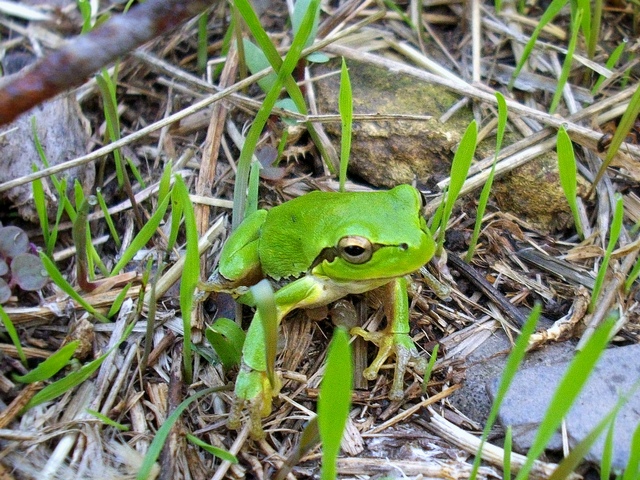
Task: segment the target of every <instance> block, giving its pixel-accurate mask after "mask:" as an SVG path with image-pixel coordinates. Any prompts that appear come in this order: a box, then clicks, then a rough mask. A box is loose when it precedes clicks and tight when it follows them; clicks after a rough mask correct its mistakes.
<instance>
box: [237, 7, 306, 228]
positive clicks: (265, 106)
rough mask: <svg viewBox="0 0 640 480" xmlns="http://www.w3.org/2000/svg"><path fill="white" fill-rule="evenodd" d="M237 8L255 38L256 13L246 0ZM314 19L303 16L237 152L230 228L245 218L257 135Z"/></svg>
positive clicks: (290, 93) (300, 51) (258, 25)
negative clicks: (273, 81)
mask: <svg viewBox="0 0 640 480" xmlns="http://www.w3.org/2000/svg"><path fill="white" fill-rule="evenodd" d="M245 4H246V7H244V8H242V9H241V8H240V6H241V5H245ZM236 5H237V6H238V9H239V10H240V12H241V13H242V15H243V16H245V15H247V16H246V17H245V21H246V22H247V24H248V25H249V28H251V29H252V33H253V34H254V36H256V32H255V31H254V30H253V28H255V26H256V25H257V27H259V29H256V30H257V31H260V30H261V31H264V30H262V27H261V26H260V23H259V22H258V21H257V17H256V19H255V21H252V22H251V23H250V22H249V20H248V19H249V18H253V17H255V12H253V9H252V8H251V5H250V4H249V3H248V0H236ZM313 6H314V8H318V7H319V0H314V1H313ZM313 17H314V14H313V10H312V9H310V10H309V11H308V12H307V14H306V15H305V20H304V21H303V23H302V24H301V26H300V30H299V31H298V33H297V34H296V35H295V37H294V39H293V42H292V43H291V47H290V48H289V51H288V52H287V55H286V56H285V59H284V61H283V62H282V65H281V66H280V69H279V70H278V76H277V78H276V82H275V83H274V85H273V87H272V88H271V90H269V92H268V93H267V96H266V97H265V99H264V101H263V102H262V107H261V108H260V110H258V113H257V114H256V117H255V119H254V121H253V123H252V125H251V128H249V132H248V133H247V137H246V139H245V142H244V145H243V147H242V151H241V152H240V158H239V159H238V168H237V173H236V184H235V187H234V191H233V203H234V209H233V221H232V226H233V228H236V227H237V226H238V225H240V222H241V221H242V220H243V218H244V216H245V205H246V190H247V184H248V176H249V168H250V165H251V157H252V156H253V153H254V151H255V148H256V145H257V144H258V139H259V137H260V134H261V133H262V129H263V128H264V126H265V124H266V123H267V120H268V119H269V116H270V115H271V109H272V108H273V106H274V105H275V103H276V101H277V100H278V97H279V96H280V89H281V88H282V85H283V84H284V83H285V80H286V79H288V78H291V72H293V69H294V68H295V66H296V65H297V63H298V60H299V59H300V55H301V53H302V49H303V47H304V44H305V42H306V40H307V37H308V36H309V33H310V32H311V28H312V26H313ZM256 22H257V23H256ZM252 25H253V28H252ZM265 36H266V33H265ZM256 39H257V40H258V43H259V44H260V40H259V39H258V38H257V37H256ZM267 39H268V37H267ZM269 43H270V41H269ZM260 45H261V46H263V47H264V45H262V44H260ZM272 47H273V45H272ZM274 49H275V47H274ZM265 54H266V55H267V58H269V61H271V59H270V54H269V49H268V48H267V49H266V50H265ZM276 54H277V52H276ZM278 59H280V57H279V56H278ZM279 61H280V60H279ZM291 81H293V79H291ZM294 83H295V82H294ZM296 87H297V85H296ZM298 91H299V88H298ZM289 95H291V98H292V99H293V101H294V102H296V106H298V101H297V100H296V97H295V96H294V95H293V94H292V92H291V91H289ZM301 95H302V94H301V93H300V96H301ZM302 101H303V103H304V98H302ZM298 107H299V106H298ZM301 111H305V112H306V106H305V107H304V110H302V109H301Z"/></svg>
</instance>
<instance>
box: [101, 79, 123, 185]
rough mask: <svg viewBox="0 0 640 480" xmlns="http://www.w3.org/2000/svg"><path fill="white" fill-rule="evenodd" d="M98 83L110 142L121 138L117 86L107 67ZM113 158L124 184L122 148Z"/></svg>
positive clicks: (115, 152) (117, 150) (119, 177)
mask: <svg viewBox="0 0 640 480" xmlns="http://www.w3.org/2000/svg"><path fill="white" fill-rule="evenodd" d="M96 83H97V84H98V89H99V90H100V93H101V95H102V104H103V110H104V118H105V122H106V124H107V137H108V140H109V141H110V142H115V141H117V140H120V117H119V116H118V100H117V98H116V86H115V83H114V81H113V78H111V76H110V75H109V72H107V70H106V69H103V70H102V73H100V74H99V75H96ZM113 158H114V161H115V167H116V178H117V179H118V186H120V187H122V185H124V172H123V170H122V156H121V154H120V149H119V148H117V149H115V150H114V151H113Z"/></svg>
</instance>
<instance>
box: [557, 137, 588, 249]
mask: <svg viewBox="0 0 640 480" xmlns="http://www.w3.org/2000/svg"><path fill="white" fill-rule="evenodd" d="M556 144H557V147H556V148H557V152H558V173H559V175H560V185H561V186H562V190H563V192H564V196H565V198H566V199H567V203H568V204H569V208H570V209H571V213H572V214H573V222H574V224H575V226H576V231H577V232H578V236H579V237H580V238H584V231H583V229H582V222H581V221H580V214H579V211H578V174H577V166H576V157H575V154H574V152H573V144H572V143H571V139H570V138H569V135H568V134H567V131H566V130H565V128H564V127H562V126H561V127H560V128H559V129H558V139H557V143H556Z"/></svg>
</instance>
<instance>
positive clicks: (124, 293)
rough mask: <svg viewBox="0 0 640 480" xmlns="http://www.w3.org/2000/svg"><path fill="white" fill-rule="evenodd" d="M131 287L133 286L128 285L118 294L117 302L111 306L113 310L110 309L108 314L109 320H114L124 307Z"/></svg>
mask: <svg viewBox="0 0 640 480" xmlns="http://www.w3.org/2000/svg"><path fill="white" fill-rule="evenodd" d="M131 285H133V284H132V283H127V284H126V285H125V286H124V288H123V289H122V290H120V293H118V296H117V297H116V298H115V300H114V301H113V303H112V304H111V308H109V313H107V317H108V318H113V316H114V315H115V314H116V313H118V312H119V311H120V307H122V304H123V303H124V301H125V299H126V298H127V292H128V291H129V289H130V288H131Z"/></svg>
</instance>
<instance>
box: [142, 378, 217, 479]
mask: <svg viewBox="0 0 640 480" xmlns="http://www.w3.org/2000/svg"><path fill="white" fill-rule="evenodd" d="M219 390H220V388H219V387H211V388H205V389H204V390H201V391H199V392H198V393H196V394H194V395H191V396H190V397H189V398H187V399H185V400H184V401H182V403H180V405H178V406H177V407H176V409H175V410H174V411H173V412H171V415H169V416H168V417H167V419H166V420H165V421H164V422H163V423H162V426H161V427H160V428H159V429H158V431H157V432H156V435H155V437H153V441H152V442H151V445H149V449H148V450H147V454H146V455H145V456H144V460H143V462H142V465H141V466H140V470H138V474H137V476H136V480H147V479H148V478H151V471H152V470H153V468H154V465H155V463H156V460H157V459H158V457H159V456H160V452H162V448H163V447H164V443H165V442H166V441H167V438H168V437H169V433H170V432H171V429H172V428H173V425H174V424H175V423H176V421H177V420H178V418H180V415H182V412H184V411H185V410H186V408H187V407H188V406H189V405H191V404H192V403H193V402H195V401H196V400H197V399H199V398H201V397H203V396H205V395H211V394H212V393H215V392H216V391H219Z"/></svg>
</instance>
